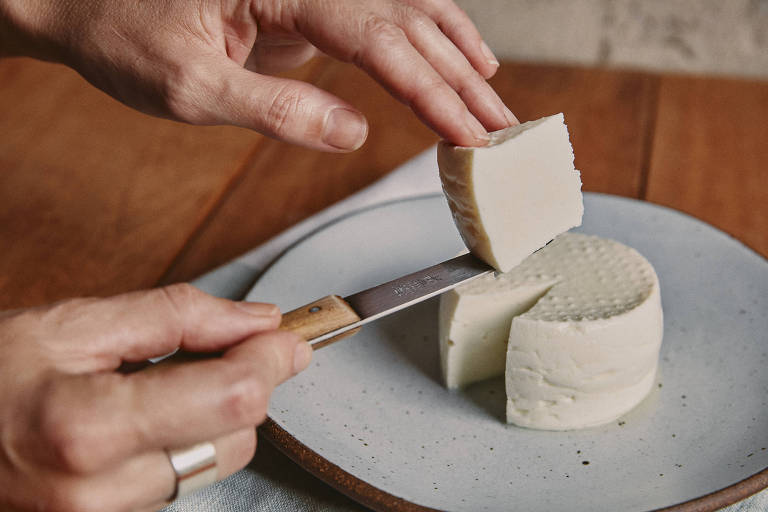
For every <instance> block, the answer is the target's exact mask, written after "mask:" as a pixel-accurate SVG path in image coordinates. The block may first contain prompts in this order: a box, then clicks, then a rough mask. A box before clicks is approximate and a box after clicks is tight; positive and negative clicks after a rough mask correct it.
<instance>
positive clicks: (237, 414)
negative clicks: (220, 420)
mask: <svg viewBox="0 0 768 512" xmlns="http://www.w3.org/2000/svg"><path fill="white" fill-rule="evenodd" d="M270 393H271V390H270V389H269V387H268V386H267V385H266V384H265V383H264V381H263V379H262V378H260V377H259V375H258V374H257V373H256V372H254V370H253V368H244V369H243V371H241V372H240V375H239V376H238V377H237V378H236V379H235V380H234V382H233V383H232V384H231V385H230V386H229V387H228V389H227V393H226V396H225V397H224V400H223V402H222V411H221V412H222V414H224V415H225V418H227V420H229V422H231V423H232V424H236V425H242V426H245V425H258V424H260V423H262V422H263V421H264V420H265V419H266V417H267V405H268V403H269V396H270Z"/></svg>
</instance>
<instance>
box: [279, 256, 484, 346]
mask: <svg viewBox="0 0 768 512" xmlns="http://www.w3.org/2000/svg"><path fill="white" fill-rule="evenodd" d="M493 271H494V270H493V268H492V267H491V266H489V265H488V264H487V263H485V262H483V261H481V260H479V259H478V258H476V257H475V256H473V255H472V254H470V253H467V254H463V255H461V256H457V257H455V258H452V259H450V260H446V261H444V262H442V263H438V264H437V265H433V266H431V267H427V268H425V269H422V270H419V271H417V272H413V273H412V274H408V275H406V276H402V277H399V278H397V279H394V280H392V281H389V282H387V283H384V284H380V285H378V286H374V287H373V288H369V289H367V290H363V291H360V292H357V293H355V294H353V295H350V296H348V297H344V298H342V297H339V296H338V295H328V296H327V297H323V298H322V299H318V300H316V301H314V302H310V303H309V304H306V305H304V306H301V307H300V308H297V309H294V310H292V311H289V312H287V313H284V314H283V320H282V323H281V324H280V328H281V329H286V330H290V331H293V332H295V333H297V334H299V335H300V336H302V337H303V338H304V339H306V340H307V341H308V342H309V343H310V345H312V347H313V348H315V349H317V348H320V347H323V346H325V345H328V344H330V343H333V342H334V341H338V340H340V339H342V338H346V337H347V336H351V335H352V334H355V333H356V332H357V331H359V330H360V327H361V326H363V325H365V324H367V323H369V322H373V321H374V320H378V319H379V318H382V317H384V316H387V315H390V314H392V313H395V312H396V311H400V310H401V309H404V308H407V307H409V306H412V305H414V304H417V303H419V302H422V301H424V300H427V299H429V298H430V297H434V296H436V295H439V294H441V293H444V292H447V291H448V290H451V289H453V288H455V287H457V286H459V285H460V284H463V283H467V282H469V281H471V280H473V279H476V278H478V277H480V276H483V275H486V274H489V273H491V272H493Z"/></svg>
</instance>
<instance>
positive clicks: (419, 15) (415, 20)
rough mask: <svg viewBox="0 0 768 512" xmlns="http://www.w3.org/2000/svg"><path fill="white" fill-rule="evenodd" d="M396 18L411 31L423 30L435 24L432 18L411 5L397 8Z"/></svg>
mask: <svg viewBox="0 0 768 512" xmlns="http://www.w3.org/2000/svg"><path fill="white" fill-rule="evenodd" d="M398 19H399V20H400V23H401V24H402V25H403V26H406V27H408V29H409V30H413V31H421V30H425V29H428V28H431V27H432V26H434V25H435V23H434V22H433V21H432V18H430V17H429V16H427V15H426V14H424V12H423V11H422V10H420V9H417V8H416V7H414V6H412V5H403V6H402V7H401V8H400V9H399V12H398Z"/></svg>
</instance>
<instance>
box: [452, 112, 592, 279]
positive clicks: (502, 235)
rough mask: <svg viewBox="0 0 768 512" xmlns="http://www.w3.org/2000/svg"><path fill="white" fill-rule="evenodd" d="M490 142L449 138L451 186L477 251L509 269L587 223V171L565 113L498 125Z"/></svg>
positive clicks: (460, 220)
mask: <svg viewBox="0 0 768 512" xmlns="http://www.w3.org/2000/svg"><path fill="white" fill-rule="evenodd" d="M490 135H491V142H490V143H489V145H487V146H485V147H479V148H468V147H460V146H454V145H452V144H449V143H446V142H445V141H443V142H441V143H440V144H439V145H438V150H437V161H438V167H439V169H440V180H441V183H442V186H443V192H444V193H445V197H446V199H447V200H448V205H449V207H450V209H451V213H452V214H453V219H454V222H455V224H456V227H457V228H458V230H459V233H460V234H461V236H462V238H463V239H464V243H465V244H466V245H467V247H468V248H469V250H470V251H471V252H472V253H473V254H475V255H476V256H478V257H479V258H481V259H482V260H484V261H486V262H487V263H488V264H489V265H491V266H493V267H494V268H496V269H497V270H500V271H502V272H507V271H509V270H510V269H511V268H513V267H514V266H515V265H517V264H519V263H520V262H521V261H522V260H523V259H524V258H525V257H526V256H528V255H529V254H531V253H532V252H534V251H535V250H537V249H539V248H540V247H543V246H544V245H545V244H546V243H547V242H549V241H550V240H552V239H553V238H554V237H555V236H556V235H558V234H560V233H562V232H564V231H567V230H568V229H570V228H572V227H574V226H578V225H580V224H581V218H582V214H583V212H584V206H583V202H582V195H581V178H580V174H579V171H577V170H575V169H574V167H573V149H572V148H571V144H570V142H569V140H568V129H567V128H566V126H565V124H564V121H563V115H562V114H556V115H553V116H549V117H545V118H542V119H539V120H536V121H530V122H527V123H523V124H520V125H516V126H511V127H509V128H505V129H503V130H499V131H496V132H493V133H491V134H490Z"/></svg>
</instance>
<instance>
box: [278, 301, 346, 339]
mask: <svg viewBox="0 0 768 512" xmlns="http://www.w3.org/2000/svg"><path fill="white" fill-rule="evenodd" d="M359 321H360V317H359V316H358V315H357V313H355V310H354V309H352V307H351V306H350V305H349V304H347V303H346V302H345V301H344V299H342V298H341V297H339V296H338V295H328V296H327V297H323V298H322V299H319V300H316V301H314V302H310V303H309V304H306V305H304V306H301V307H300V308H297V309H294V310H293V311H289V312H287V313H284V314H283V320H282V323H281V324H280V328H281V329H285V330H288V331H292V332H295V333H296V334H298V335H299V336H301V337H302V338H304V339H305V340H311V339H313V338H316V337H318V336H321V335H323V334H325V333H328V332H331V331H335V330H336V329H340V328H342V327H344V326H345V325H349V324H353V323H355V322H359ZM359 330H360V328H359V327H358V328H357V329H352V330H350V331H347V332H345V333H342V334H339V335H338V336H335V337H333V338H330V339H328V340H325V341H322V342H320V343H317V344H315V345H313V346H314V348H316V349H317V348H320V347H322V346H325V345H327V344H329V343H332V342H334V341H338V340H340V339H342V338H346V337H347V336H351V335H352V334H355V333H356V332H357V331H359Z"/></svg>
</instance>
